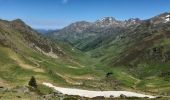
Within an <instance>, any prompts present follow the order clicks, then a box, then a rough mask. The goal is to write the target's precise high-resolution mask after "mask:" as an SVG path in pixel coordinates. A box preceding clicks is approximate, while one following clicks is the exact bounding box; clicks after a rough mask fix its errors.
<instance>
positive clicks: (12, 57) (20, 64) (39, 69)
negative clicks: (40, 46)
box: [10, 53, 44, 72]
mask: <svg viewBox="0 0 170 100" xmlns="http://www.w3.org/2000/svg"><path fill="white" fill-rule="evenodd" d="M10 58H11V59H13V60H14V61H16V62H17V64H18V65H19V66H20V67H22V68H24V69H30V70H33V71H35V72H44V70H43V69H41V68H38V67H39V64H37V66H36V67H33V66H31V65H29V64H26V63H24V61H23V60H21V59H20V58H19V57H18V56H17V55H16V54H15V53H11V54H10Z"/></svg>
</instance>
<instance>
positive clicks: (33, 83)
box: [28, 76, 37, 88]
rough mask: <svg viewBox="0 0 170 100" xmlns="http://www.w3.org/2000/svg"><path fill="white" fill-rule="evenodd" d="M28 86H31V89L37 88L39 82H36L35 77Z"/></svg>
mask: <svg viewBox="0 0 170 100" xmlns="http://www.w3.org/2000/svg"><path fill="white" fill-rule="evenodd" d="M28 85H29V86H31V87H34V88H37V82H36V80H35V77H34V76H32V77H31V79H30V81H29V83H28Z"/></svg>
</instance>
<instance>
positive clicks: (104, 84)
mask: <svg viewBox="0 0 170 100" xmlns="http://www.w3.org/2000/svg"><path fill="white" fill-rule="evenodd" d="M41 32H42V31H37V30H34V29H32V28H31V27H30V26H28V25H26V24H25V23H24V22H23V21H22V20H21V19H16V20H13V21H6V20H0V86H3V87H14V86H22V85H26V84H27V83H28V81H29V79H30V77H31V76H35V77H36V79H37V82H38V84H41V83H42V82H51V83H53V84H55V85H58V86H72V87H80V88H88V89H95V90H98V89H100V90H101V89H102V90H112V89H114V90H117V89H119V90H136V91H140V92H144V91H145V92H148V93H156V94H161V95H170V94H169V93H170V67H169V65H170V13H163V14H160V15H157V16H155V17H152V18H150V19H146V20H141V19H139V18H131V19H128V20H125V21H119V20H116V19H115V18H113V17H105V18H103V19H100V20H97V21H95V22H86V21H79V22H75V23H72V24H70V25H68V26H66V27H64V28H63V29H60V30H56V31H50V32H47V33H46V34H40V33H41ZM108 73H111V74H112V75H113V76H112V78H111V79H109V82H108V81H107V80H108V77H107V75H108ZM110 80H112V81H110ZM110 82H111V83H112V84H110ZM118 83H119V84H118ZM40 86H41V85H40ZM146 89H147V91H146ZM158 90H159V91H158Z"/></svg>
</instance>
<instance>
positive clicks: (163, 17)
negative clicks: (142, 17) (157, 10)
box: [151, 12, 170, 24]
mask: <svg viewBox="0 0 170 100" xmlns="http://www.w3.org/2000/svg"><path fill="white" fill-rule="evenodd" d="M169 21H170V13H167V12H165V13H162V14H160V15H158V16H155V17H153V18H151V23H153V24H159V23H167V22H169Z"/></svg>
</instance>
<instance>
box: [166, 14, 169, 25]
mask: <svg viewBox="0 0 170 100" xmlns="http://www.w3.org/2000/svg"><path fill="white" fill-rule="evenodd" d="M169 21H170V15H169V14H168V15H166V16H165V23H166V22H169Z"/></svg>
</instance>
